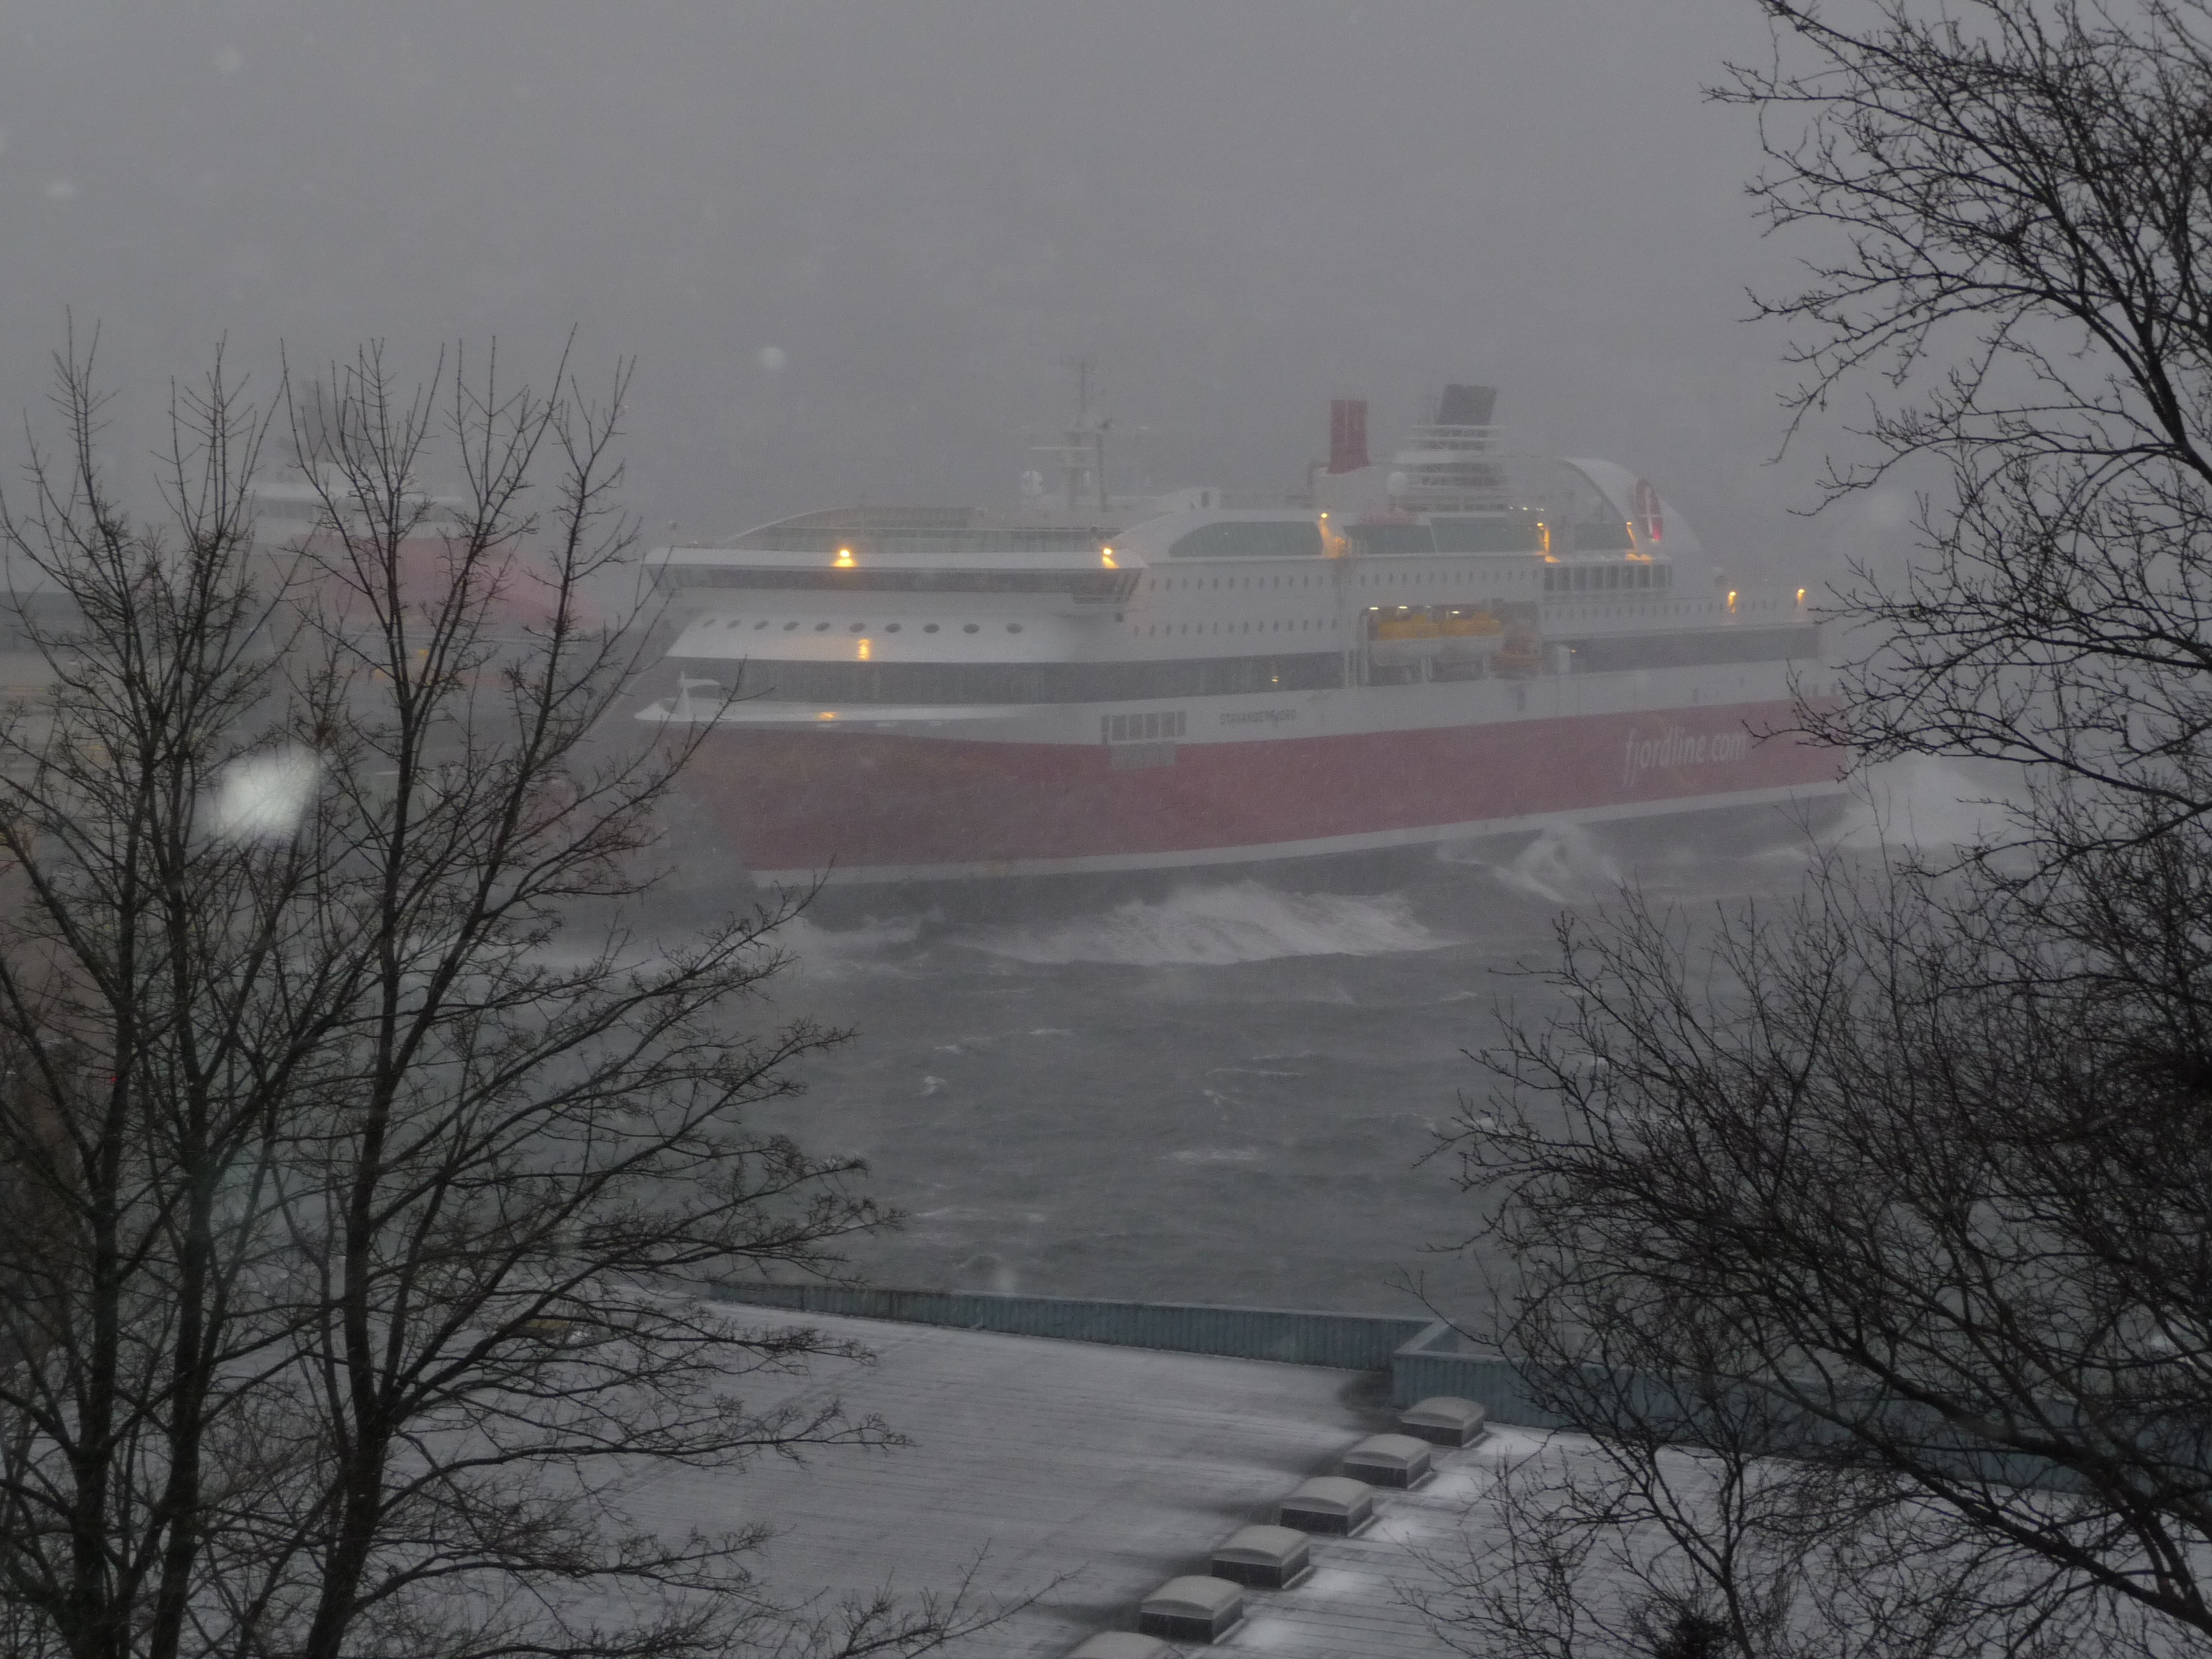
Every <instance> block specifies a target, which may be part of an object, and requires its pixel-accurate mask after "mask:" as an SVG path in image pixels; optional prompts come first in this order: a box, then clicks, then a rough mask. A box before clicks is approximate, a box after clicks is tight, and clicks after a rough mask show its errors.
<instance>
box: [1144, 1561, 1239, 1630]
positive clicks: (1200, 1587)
mask: <svg viewBox="0 0 2212 1659" xmlns="http://www.w3.org/2000/svg"><path fill="white" fill-rule="evenodd" d="M1243 1615H1244V1592H1243V1590H1242V1589H1238V1588H1237V1586H1236V1585H1235V1584H1232V1583H1230V1582H1229V1581H1228V1580H1227V1579H1226V1578H1205V1577H1198V1576H1196V1575H1193V1576H1192V1577H1187V1578H1170V1579H1169V1580H1168V1582H1167V1583H1164V1584H1163V1585H1161V1586H1160V1587H1159V1588H1158V1589H1156V1590H1154V1591H1153V1592H1152V1594H1151V1595H1147V1596H1146V1598H1145V1599H1144V1601H1143V1602H1142V1603H1141V1604H1140V1605H1139V1607H1138V1609H1137V1628H1138V1630H1139V1631H1140V1632H1142V1633H1144V1634H1145V1635H1146V1636H1161V1637H1165V1638H1167V1639H1168V1640H1169V1641H1170V1642H1212V1641H1216V1640H1218V1639H1219V1638H1220V1636H1221V1634H1222V1632H1225V1631H1226V1630H1227V1629H1228V1628H1229V1627H1230V1626H1231V1625H1233V1624H1235V1623H1236V1622H1237V1620H1239V1619H1241V1618H1243Z"/></svg>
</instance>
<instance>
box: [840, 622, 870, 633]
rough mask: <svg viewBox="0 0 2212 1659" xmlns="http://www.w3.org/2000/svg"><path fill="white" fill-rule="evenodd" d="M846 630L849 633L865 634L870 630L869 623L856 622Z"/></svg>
mask: <svg viewBox="0 0 2212 1659" xmlns="http://www.w3.org/2000/svg"><path fill="white" fill-rule="evenodd" d="M845 631H846V632H847V633H848V634H865V633H866V632H867V631H868V625H867V623H854V624H853V625H852V626H851V627H850V628H848V629H846V630H845Z"/></svg>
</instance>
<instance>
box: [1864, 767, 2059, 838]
mask: <svg viewBox="0 0 2212 1659" xmlns="http://www.w3.org/2000/svg"><path fill="white" fill-rule="evenodd" d="M2008 786H2009V787H2015V788H2016V787H2018V786H2017V776H2016V775H2015V774H2012V773H2009V772H2008V771H2005V770H2002V769H1998V768H1996V767H1970V766H1966V765H1962V764H1960V763H1958V762H1956V761H1948V760H1938V759H1936V758H1935V757H1932V756H1925V755H1911V756H1907V757H1905V758H1904V759H1901V760H1894V761H1891V762H1889V763H1887V764H1885V765H1882V766H1879V767H1876V768H1875V769H1873V770H1872V771H1871V773H1870V774H1869V776H1868V778H1867V779H1866V781H1865V783H1864V784H1863V787H1861V789H1860V791H1859V792H1858V793H1859V799H1858V801H1857V804H1856V805H1855V807H1854V809H1853V811H1852V815H1851V819H1850V823H1849V824H1848V825H1847V827H1846V828H1845V829H1844V839H1845V840H1847V841H1850V842H1869V841H1880V842H1885V843H1887V844H1888V845H1890V846H1893V847H1900V846H1901V847H1912V848H1947V847H1975V846H1983V845H1987V844H1988V843H1990V842H2000V841H2003V840H2004V839H2006V837H2007V832H2008V830H2009V829H2012V828H2013V827H2014V825H2013V821H2012V818H2011V816H2010V795H2009V791H2008Z"/></svg>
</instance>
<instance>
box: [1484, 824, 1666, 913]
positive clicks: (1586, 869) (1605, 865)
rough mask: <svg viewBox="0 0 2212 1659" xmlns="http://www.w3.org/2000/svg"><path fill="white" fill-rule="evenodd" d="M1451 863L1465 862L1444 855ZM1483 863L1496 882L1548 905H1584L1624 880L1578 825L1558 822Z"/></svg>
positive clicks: (1608, 856)
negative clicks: (1495, 859) (1505, 854)
mask: <svg viewBox="0 0 2212 1659" xmlns="http://www.w3.org/2000/svg"><path fill="white" fill-rule="evenodd" d="M1446 857H1447V858H1449V859H1450V861H1451V862H1454V863H1457V862H1461V861H1462V860H1460V859H1458V858H1452V857H1451V855H1450V854H1446ZM1466 861H1468V862H1475V863H1483V864H1486V865H1488V866H1489V869H1490V872H1491V874H1492V876H1494V877H1496V878H1497V879H1498V885H1500V886H1501V887H1504V888H1506V889H1508V890H1510V891H1512V892H1516V893H1519V894H1522V895H1523V896H1526V897H1528V898H1533V899H1536V900H1539V901H1541V902H1543V903H1546V904H1582V903H1587V902H1589V901H1590V900H1592V899H1595V898H1601V897H1604V896H1607V895H1608V894H1610V893H1611V892H1612V891H1613V890H1614V889H1615V888H1618V887H1619V886H1620V884H1621V882H1622V880H1623V879H1624V875H1623V872H1622V870H1621V867H1620V860H1617V859H1615V858H1614V857H1613V855H1612V854H1610V853H1608V852H1607V851H1606V850H1605V848H1602V847H1601V846H1599V845H1598V843H1597V842H1596V841H1595V839H1594V838H1593V837H1592V836H1591V835H1590V833H1589V830H1587V829H1583V828H1582V826H1581V825H1579V824H1574V823H1558V824H1553V825H1551V826H1550V827H1548V828H1547V829H1543V830H1541V831H1540V832H1539V833H1538V835H1537V836H1536V838H1535V840H1534V841H1532V842H1529V843H1528V845H1527V846H1526V847H1524V848H1522V849H1521V850H1520V851H1519V852H1518V853H1516V854H1514V855H1513V857H1511V858H1510V859H1508V860H1505V861H1504V863H1502V864H1500V863H1492V862H1491V861H1490V860H1466Z"/></svg>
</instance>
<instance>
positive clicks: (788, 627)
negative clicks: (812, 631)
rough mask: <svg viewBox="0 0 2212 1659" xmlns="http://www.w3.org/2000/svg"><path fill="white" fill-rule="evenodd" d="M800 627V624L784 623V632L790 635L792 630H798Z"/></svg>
mask: <svg viewBox="0 0 2212 1659" xmlns="http://www.w3.org/2000/svg"><path fill="white" fill-rule="evenodd" d="M798 626H799V624H798V623H784V625H783V631H784V632H785V633H787V634H788V633H789V632H791V630H792V629H794V628H796V627H798Z"/></svg>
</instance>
